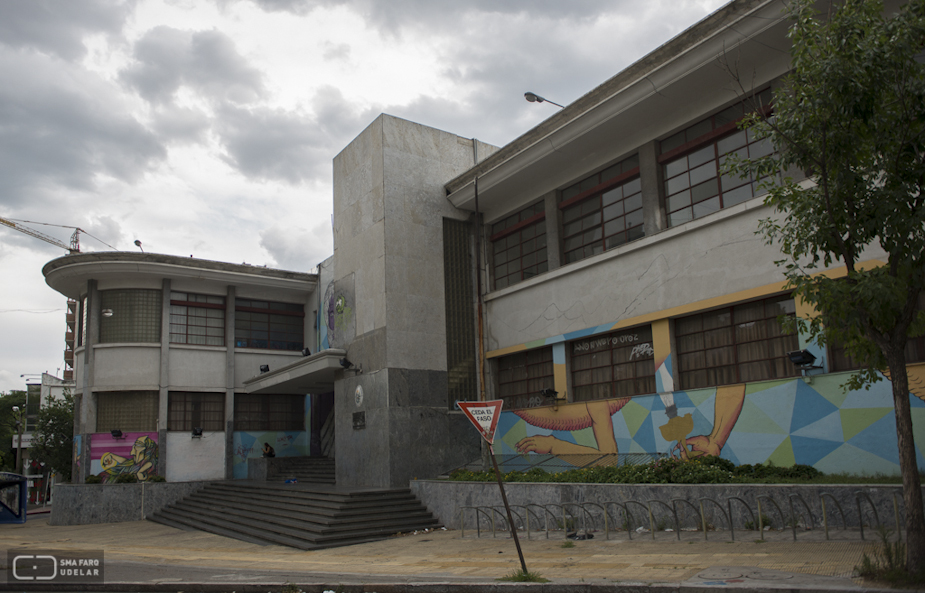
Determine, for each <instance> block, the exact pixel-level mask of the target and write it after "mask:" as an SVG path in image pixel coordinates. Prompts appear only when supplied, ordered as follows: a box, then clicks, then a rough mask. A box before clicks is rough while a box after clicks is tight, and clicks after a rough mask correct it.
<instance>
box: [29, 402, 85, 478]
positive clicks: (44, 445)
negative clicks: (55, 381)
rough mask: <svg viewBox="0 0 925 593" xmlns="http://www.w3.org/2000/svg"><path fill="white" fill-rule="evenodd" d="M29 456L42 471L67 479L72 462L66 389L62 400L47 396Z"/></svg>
mask: <svg viewBox="0 0 925 593" xmlns="http://www.w3.org/2000/svg"><path fill="white" fill-rule="evenodd" d="M30 454H31V457H32V459H34V460H36V461H38V462H39V463H44V464H45V470H46V471H54V472H57V473H58V475H60V476H64V480H65V481H68V480H70V478H71V463H72V462H73V459H74V398H73V397H72V396H71V392H70V391H69V390H67V389H65V390H64V397H63V398H62V399H54V398H52V397H51V396H49V397H48V399H47V400H46V401H45V405H44V406H42V409H41V410H39V414H38V418H37V420H36V426H35V431H34V432H33V433H32V448H31V451H30Z"/></svg>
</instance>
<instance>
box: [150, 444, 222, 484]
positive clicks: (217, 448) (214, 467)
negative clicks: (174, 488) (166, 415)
mask: <svg viewBox="0 0 925 593" xmlns="http://www.w3.org/2000/svg"><path fill="white" fill-rule="evenodd" d="M165 453H166V456H167V459H168V460H169V461H168V463H167V476H166V478H167V481H168V482H191V481H194V480H223V479H224V478H225V433H224V432H204V433H203V434H202V438H201V439H200V438H196V439H194V438H192V437H191V436H190V433H188V432H168V433H167V445H166V447H165Z"/></svg>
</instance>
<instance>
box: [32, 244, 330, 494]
mask: <svg viewBox="0 0 925 593" xmlns="http://www.w3.org/2000/svg"><path fill="white" fill-rule="evenodd" d="M43 273H44V274H45V278H46V281H47V283H48V284H49V286H51V287H52V288H54V289H55V290H57V291H59V292H61V293H62V294H64V295H66V296H68V297H69V298H72V299H75V300H77V301H78V302H79V303H80V304H81V305H80V306H81V309H80V313H81V315H83V316H84V319H83V320H82V321H81V325H80V327H81V329H82V330H83V331H82V335H81V336H80V343H79V346H78V347H77V348H76V351H75V365H74V366H75V374H76V386H75V388H74V395H75V397H76V401H77V402H78V403H77V405H78V408H77V410H76V414H75V415H76V422H75V424H76V430H75V435H76V437H77V438H76V439H75V447H77V449H78V451H77V455H78V456H79V460H80V463H79V464H76V465H75V475H74V476H73V479H74V480H76V481H80V482H83V481H84V480H85V479H86V477H87V476H88V475H89V474H90V473H95V472H96V471H99V468H96V465H97V464H99V463H100V460H99V459H98V457H99V455H100V453H99V451H98V450H97V449H98V447H99V446H108V447H110V448H111V449H112V450H113V451H115V450H116V448H119V447H123V448H124V447H126V446H128V445H131V443H127V444H126V443H124V442H120V441H119V439H115V440H114V441H113V442H109V439H110V438H111V437H110V435H109V434H108V433H109V429H110V428H118V427H115V426H113V427H103V428H105V430H103V428H99V427H98V426H97V418H98V406H99V401H100V398H101V397H107V396H115V397H117V398H118V397H122V396H124V395H125V394H133V393H138V392H141V393H150V394H155V395H154V397H156V399H157V404H156V405H157V411H156V417H157V420H156V426H153V427H150V428H149V429H148V430H147V431H141V432H140V433H138V434H135V433H132V434H133V435H134V436H133V437H132V438H138V439H147V441H145V442H148V443H149V445H148V449H150V450H151V451H152V453H151V455H152V458H153V459H154V460H155V461H154V465H155V466H156V470H155V472H153V473H156V474H158V475H161V476H164V477H166V478H167V479H168V480H169V481H171V482H185V481H196V480H208V479H224V478H230V477H232V475H233V466H234V464H235V463H236V458H235V451H234V448H233V446H232V443H233V438H232V433H233V432H234V431H235V427H234V426H233V422H232V420H233V418H234V396H235V394H236V393H244V392H245V388H244V381H245V380H246V379H249V378H251V377H254V376H255V375H259V374H260V367H261V365H268V366H269V367H270V368H271V369H276V368H279V367H283V366H285V365H287V364H290V363H292V362H293V361H297V360H300V359H301V358H302V353H301V352H299V351H289V350H274V349H263V348H248V347H237V345H236V341H235V302H236V299H249V300H250V299H253V300H259V301H269V302H283V303H292V304H294V305H298V306H300V307H302V308H303V310H304V313H305V316H304V319H302V320H301V321H300V331H301V334H302V336H301V337H302V339H303V340H304V344H305V345H306V346H308V347H309V348H311V349H312V350H314V349H315V348H316V332H315V329H314V327H315V312H316V310H317V302H318V299H319V296H318V295H317V294H316V292H317V289H318V279H317V274H307V273H300V272H287V271H282V270H273V269H267V268H260V267H256V266H248V265H243V264H242V265H239V264H228V263H221V262H212V261H207V260H197V259H194V258H183V257H176V256H168V255H159V254H147V253H118V252H117V253H88V254H78V255H68V256H65V257H62V258H59V259H56V260H53V261H51V262H49V263H48V264H47V265H46V266H45V268H44V269H43ZM139 289H143V290H148V291H152V294H154V295H156V298H157V300H158V302H160V303H161V305H160V306H161V311H160V320H161V325H160V331H159V335H160V338H159V339H158V340H157V341H155V342H142V341H132V340H127V341H120V342H113V341H108V342H107V343H101V340H100V324H101V320H102V319H104V318H105V316H104V311H103V309H102V308H101V307H102V305H101V295H104V294H106V292H107V291H113V290H130V291H131V290H139ZM172 292H180V293H189V294H194V295H200V296H214V297H221V298H223V299H224V302H225V311H224V317H225V322H224V336H225V337H224V341H223V343H222V344H221V345H197V344H187V343H177V342H173V341H171V337H170V331H171V325H170V321H171V319H170V316H171V304H170V303H171V293H172ZM126 306H127V305H126ZM127 307H128V306H127ZM105 313H106V314H107V315H109V316H110V317H112V318H115V319H118V317H119V315H125V314H128V315H135V316H140V315H141V313H139V312H138V311H135V310H131V309H126V310H124V311H113V310H109V311H107V312H105ZM134 321H135V320H134V319H133V322H134ZM137 321H138V323H142V319H141V317H138V319H137ZM172 392H185V393H204V394H213V395H215V396H218V397H221V398H224V400H225V406H224V408H225V419H224V422H223V426H224V430H221V431H215V430H213V431H206V432H205V433H204V434H203V436H202V437H201V438H192V437H191V434H190V431H189V430H184V431H168V422H167V419H168V411H169V405H168V402H169V398H170V393H172ZM303 395H304V394H303ZM110 401H112V400H110ZM301 425H302V432H304V431H305V425H304V422H303V423H302V424H301ZM302 438H303V440H305V441H307V436H304V435H303V437H302ZM123 440H124V439H123ZM103 443H107V444H106V445H104V444H103ZM140 448H141V447H140V446H139V447H138V448H137V449H136V448H135V447H133V448H132V452H131V454H132V455H133V456H134V455H135V453H136V451H138V450H139V449H140ZM153 451H156V452H153ZM249 451H250V450H248V452H244V453H242V454H243V456H244V459H245V460H246V457H247V455H248V454H249ZM104 455H105V453H104ZM139 455H140V453H139ZM239 456H240V455H239ZM120 457H124V455H120ZM104 466H105V463H104Z"/></svg>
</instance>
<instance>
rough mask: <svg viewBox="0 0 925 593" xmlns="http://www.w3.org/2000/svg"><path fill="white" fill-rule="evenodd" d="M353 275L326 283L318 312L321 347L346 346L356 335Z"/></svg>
mask: <svg viewBox="0 0 925 593" xmlns="http://www.w3.org/2000/svg"><path fill="white" fill-rule="evenodd" d="M353 303H354V297H353V275H350V276H347V277H345V278H342V279H340V280H339V281H338V282H337V283H336V285H335V283H334V282H331V283H329V284H328V287H327V288H326V289H325V291H324V298H323V300H322V310H321V312H319V317H321V322H322V323H321V325H320V327H321V328H322V330H323V331H322V334H323V335H322V337H321V342H322V348H346V346H347V345H348V344H349V343H350V342H351V341H352V340H353V338H354V336H355V335H356V319H355V311H354V309H353Z"/></svg>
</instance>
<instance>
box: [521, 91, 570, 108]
mask: <svg viewBox="0 0 925 593" xmlns="http://www.w3.org/2000/svg"><path fill="white" fill-rule="evenodd" d="M524 99H526V100H527V101H530V102H531V103H552V104H553V105H555V106H556V107H558V108H559V109H565V106H564V105H559V104H558V103H556V102H555V101H550V100H549V99H547V98H546V97H541V96H539V95H537V94H536V93H531V92H530V91H527V92H526V93H524Z"/></svg>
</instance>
